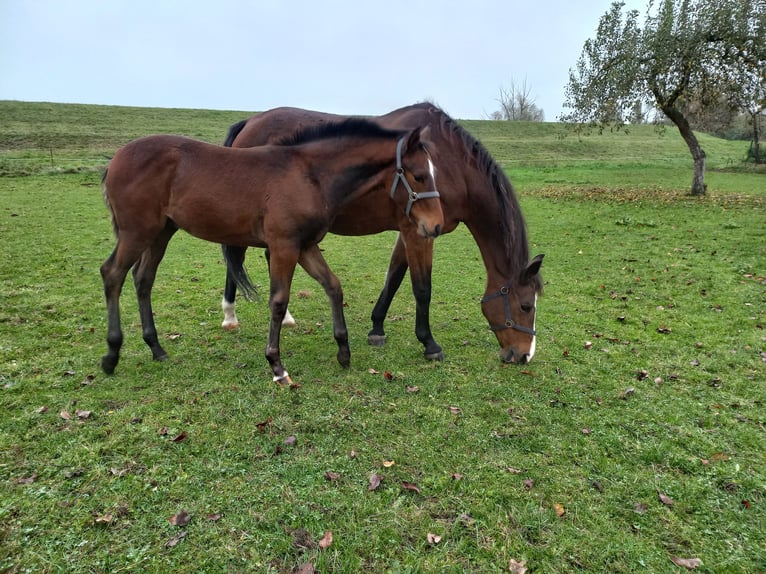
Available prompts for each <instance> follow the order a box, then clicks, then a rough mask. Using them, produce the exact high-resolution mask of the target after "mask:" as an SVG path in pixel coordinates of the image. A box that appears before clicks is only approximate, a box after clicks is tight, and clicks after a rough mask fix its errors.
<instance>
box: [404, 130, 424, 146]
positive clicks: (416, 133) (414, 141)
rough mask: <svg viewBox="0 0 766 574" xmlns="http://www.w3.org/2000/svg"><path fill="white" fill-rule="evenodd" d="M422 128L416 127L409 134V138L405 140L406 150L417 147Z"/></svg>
mask: <svg viewBox="0 0 766 574" xmlns="http://www.w3.org/2000/svg"><path fill="white" fill-rule="evenodd" d="M421 130H422V128H420V127H417V128H415V129H414V130H412V131H411V132H410V135H409V137H408V138H407V146H406V149H407V150H410V149H415V146H417V145H418V144H419V143H420V132H421Z"/></svg>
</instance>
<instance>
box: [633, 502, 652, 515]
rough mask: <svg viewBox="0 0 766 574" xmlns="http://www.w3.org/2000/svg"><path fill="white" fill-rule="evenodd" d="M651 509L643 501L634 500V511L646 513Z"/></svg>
mask: <svg viewBox="0 0 766 574" xmlns="http://www.w3.org/2000/svg"><path fill="white" fill-rule="evenodd" d="M648 509H649V507H648V506H646V504H645V503H643V502H634V503H633V512H635V513H636V514H646V511H647V510H648Z"/></svg>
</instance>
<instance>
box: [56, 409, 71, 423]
mask: <svg viewBox="0 0 766 574" xmlns="http://www.w3.org/2000/svg"><path fill="white" fill-rule="evenodd" d="M59 416H60V417H61V418H62V419H64V420H65V421H69V420H72V415H71V413H70V412H69V411H61V412H60V413H59Z"/></svg>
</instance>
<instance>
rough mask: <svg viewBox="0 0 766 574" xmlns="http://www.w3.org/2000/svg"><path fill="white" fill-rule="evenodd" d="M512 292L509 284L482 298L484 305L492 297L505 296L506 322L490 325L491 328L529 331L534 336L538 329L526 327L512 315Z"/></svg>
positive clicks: (495, 329)
mask: <svg viewBox="0 0 766 574" xmlns="http://www.w3.org/2000/svg"><path fill="white" fill-rule="evenodd" d="M510 292H511V289H510V287H509V286H508V285H503V286H502V287H501V288H500V291H498V292H497V293H492V294H491V295H487V296H486V297H484V298H483V299H482V300H481V304H482V305H484V304H485V303H487V302H488V301H491V300H492V299H497V298H498V297H502V298H503V305H505V323H503V324H502V325H490V327H489V328H490V329H492V330H493V331H502V330H503V329H516V330H517V331H521V332H522V333H527V334H528V335H532V336H533V337H534V336H535V335H537V331H535V330H534V329H530V328H529V327H525V326H524V325H519V324H518V323H517V322H516V321H514V320H513V317H512V316H511V301H510V297H509V293H510Z"/></svg>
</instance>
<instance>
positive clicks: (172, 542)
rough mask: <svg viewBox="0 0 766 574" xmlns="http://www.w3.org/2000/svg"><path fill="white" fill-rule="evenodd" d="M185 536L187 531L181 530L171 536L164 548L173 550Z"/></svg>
mask: <svg viewBox="0 0 766 574" xmlns="http://www.w3.org/2000/svg"><path fill="white" fill-rule="evenodd" d="M186 534H187V531H186V530H182V531H181V532H179V533H178V534H176V535H175V536H173V537H172V538H171V539H170V540H168V541H167V542H165V548H173V547H174V546H175V545H176V544H178V543H179V542H181V540H183V539H184V538H185V537H186Z"/></svg>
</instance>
